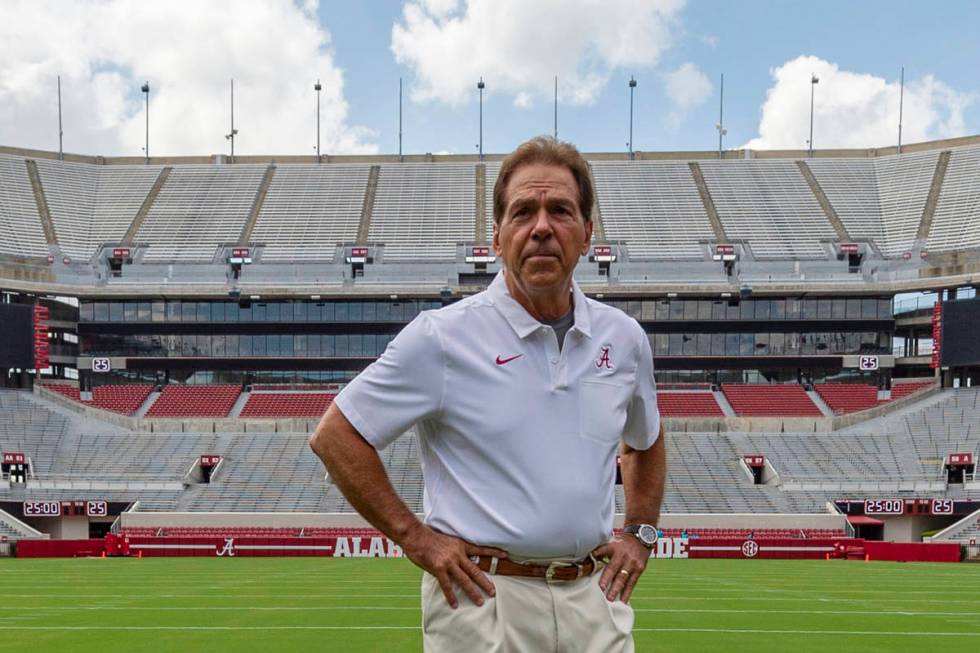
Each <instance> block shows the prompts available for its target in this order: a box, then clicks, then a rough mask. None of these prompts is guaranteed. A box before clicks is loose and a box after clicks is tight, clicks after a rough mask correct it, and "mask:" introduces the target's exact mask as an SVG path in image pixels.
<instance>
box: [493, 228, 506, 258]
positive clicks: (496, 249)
mask: <svg viewBox="0 0 980 653" xmlns="http://www.w3.org/2000/svg"><path fill="white" fill-rule="evenodd" d="M492 244H493V253H494V254H496V255H497V256H503V254H504V253H503V250H502V249H501V247H500V223H499V222H497V221H496V220H494V222H493V240H492Z"/></svg>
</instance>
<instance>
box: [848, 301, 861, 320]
mask: <svg viewBox="0 0 980 653" xmlns="http://www.w3.org/2000/svg"><path fill="white" fill-rule="evenodd" d="M845 317H847V318H848V319H854V318H860V317H861V298H860V297H854V298H851V299H848V300H847V314H846V316H845Z"/></svg>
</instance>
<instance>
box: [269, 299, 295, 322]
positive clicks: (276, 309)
mask: <svg viewBox="0 0 980 653" xmlns="http://www.w3.org/2000/svg"><path fill="white" fill-rule="evenodd" d="M289 317H290V316H286V315H283V314H282V302H268V303H266V305H265V321H266V322H280V321H282V320H288V319H289Z"/></svg>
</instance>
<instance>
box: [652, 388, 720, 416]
mask: <svg viewBox="0 0 980 653" xmlns="http://www.w3.org/2000/svg"><path fill="white" fill-rule="evenodd" d="M657 406H658V407H659V408H660V414H661V415H663V416H664V417H724V416H725V414H724V412H722V410H721V406H719V405H718V402H717V401H715V396H714V395H713V394H712V393H710V392H669V391H663V390H661V391H659V392H657Z"/></svg>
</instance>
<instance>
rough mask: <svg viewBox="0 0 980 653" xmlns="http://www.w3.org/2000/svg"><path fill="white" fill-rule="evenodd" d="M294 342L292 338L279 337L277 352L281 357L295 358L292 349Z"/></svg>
mask: <svg viewBox="0 0 980 653" xmlns="http://www.w3.org/2000/svg"><path fill="white" fill-rule="evenodd" d="M293 344H294V340H293V336H290V335H285V336H279V351H280V355H281V356H295V355H296V354H295V351H296V350H295V349H294V347H293Z"/></svg>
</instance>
